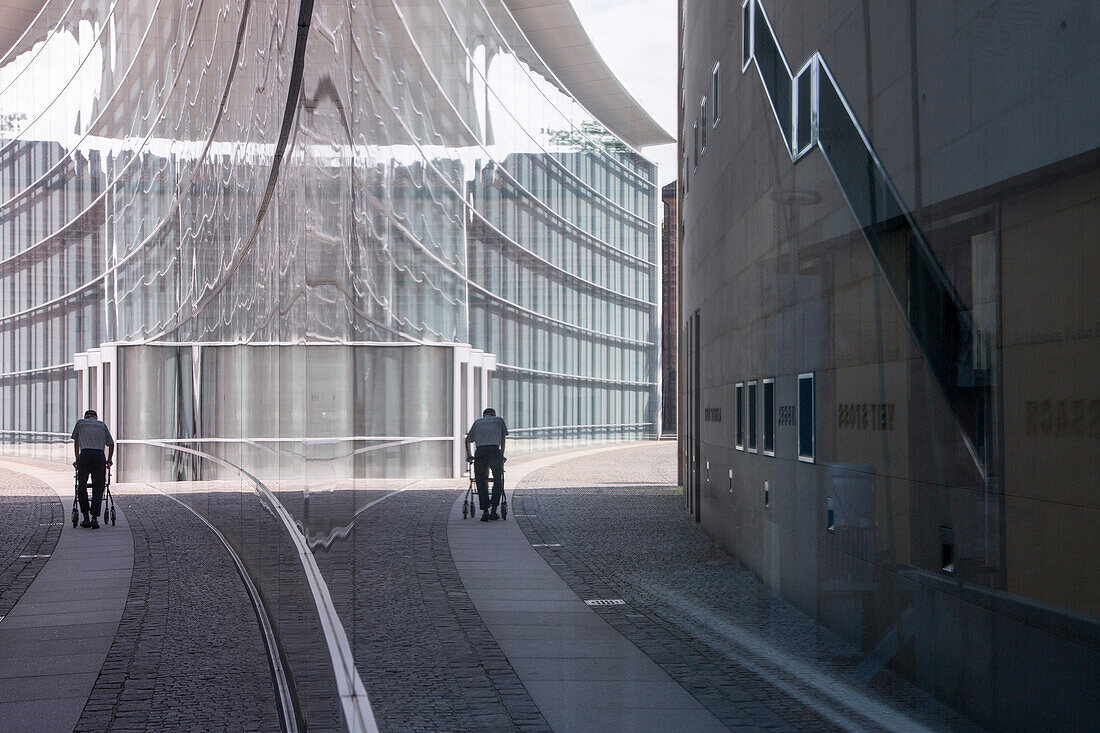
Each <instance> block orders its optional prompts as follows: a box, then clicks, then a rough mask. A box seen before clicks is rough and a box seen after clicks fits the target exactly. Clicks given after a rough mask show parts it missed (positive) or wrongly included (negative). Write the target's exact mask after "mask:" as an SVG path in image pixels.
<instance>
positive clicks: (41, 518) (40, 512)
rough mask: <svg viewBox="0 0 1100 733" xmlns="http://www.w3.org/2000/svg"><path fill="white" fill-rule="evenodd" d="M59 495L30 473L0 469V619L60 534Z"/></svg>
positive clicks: (29, 582) (32, 575)
mask: <svg viewBox="0 0 1100 733" xmlns="http://www.w3.org/2000/svg"><path fill="white" fill-rule="evenodd" d="M63 521H65V516H64V510H63V508H62V505H61V502H60V501H59V500H58V497H57V494H56V493H54V491H53V490H52V489H51V488H50V487H48V486H46V484H44V483H42V482H41V481H38V480H36V479H34V478H31V477H30V476H27V475H25V474H22V473H16V472H13V471H7V470H4V469H0V618H3V617H4V616H5V615H6V614H7V613H8V612H9V611H11V609H12V608H13V607H14V606H15V604H16V602H17V601H18V600H19V599H20V598H21V597H22V595H23V593H24V592H25V591H26V590H27V588H28V586H30V584H31V581H33V580H34V578H35V576H37V575H38V571H39V570H41V569H42V566H43V565H45V564H46V561H47V560H48V559H49V556H50V555H51V554H52V553H53V550H54V547H55V546H56V545H57V540H58V538H60V537H61V527H62V524H61V523H62V522H63Z"/></svg>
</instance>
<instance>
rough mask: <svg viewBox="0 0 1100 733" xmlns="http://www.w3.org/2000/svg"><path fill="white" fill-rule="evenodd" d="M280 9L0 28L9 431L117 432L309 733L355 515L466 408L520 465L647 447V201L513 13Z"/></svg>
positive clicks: (650, 354) (652, 314) (645, 179)
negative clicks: (210, 528) (244, 579)
mask: <svg viewBox="0 0 1100 733" xmlns="http://www.w3.org/2000/svg"><path fill="white" fill-rule="evenodd" d="M297 8H298V6H297V5H294V4H275V5H257V4H255V3H252V2H249V1H248V0H222V1H220V2H215V3H209V2H208V3H185V2H176V1H175V0H161V1H159V2H153V1H151V2H145V3H137V4H129V5H127V4H125V3H119V2H117V1H116V0H74V1H73V2H70V3H68V4H65V3H62V2H59V0H50V2H48V3H47V4H46V6H45V7H44V9H43V11H42V12H41V13H40V14H39V16H38V17H37V18H36V19H35V21H34V23H33V24H32V25H31V27H30V28H28V29H27V31H26V32H25V33H23V34H22V35H21V36H17V37H13V38H8V37H6V36H5V37H3V38H2V39H0V40H2V41H3V44H2V45H3V49H0V52H3V56H0V431H2V432H0V440H2V441H3V445H4V450H5V452H9V451H10V452H33V451H37V450H41V451H43V452H44V453H45V454H47V455H55V456H58V455H63V453H62V451H64V450H65V446H64V444H63V442H62V441H63V438H64V436H66V435H67V430H68V428H69V426H70V425H71V422H72V420H73V415H75V414H76V413H77V411H78V410H80V409H83V407H84V406H87V405H90V404H95V405H97V406H99V407H100V410H101V414H103V415H105V416H107V415H110V416H111V419H112V420H113V422H114V426H115V428H116V434H117V435H118V437H119V438H120V439H121V440H122V441H124V442H125V445H124V448H123V450H122V451H120V465H119V471H120V473H121V474H122V476H121V478H123V479H138V478H140V479H148V480H150V481H154V482H155V483H156V486H157V487H158V488H160V489H162V490H164V491H166V492H168V493H169V494H171V495H172V496H174V497H176V498H179V499H180V500H181V501H184V502H186V503H187V504H188V505H189V506H191V507H192V508H194V509H195V510H196V511H197V512H198V513H199V514H200V515H202V516H203V517H205V518H207V519H208V520H209V521H210V522H212V523H213V524H214V525H215V526H216V527H217V528H218V529H219V531H221V532H222V533H223V534H224V536H225V537H226V538H227V541H229V542H230V543H231V545H232V546H233V547H234V548H235V549H236V551H237V552H238V554H239V555H240V557H241V559H242V562H243V563H244V564H245V566H246V568H247V572H248V574H249V576H250V577H251V578H252V579H253V580H254V581H255V584H256V586H257V588H258V589H259V593H260V594H261V595H262V597H263V603H264V605H265V607H266V608H267V609H268V610H269V612H270V615H271V617H272V623H273V625H274V626H275V627H276V628H277V631H278V639H279V644H280V645H281V653H282V654H283V655H284V656H285V659H286V661H287V673H288V675H289V677H290V678H292V681H293V684H294V687H295V690H296V691H297V694H298V695H299V697H300V705H299V708H298V709H297V712H296V714H297V715H299V716H301V718H302V721H304V722H306V723H308V725H309V726H311V727H313V726H316V727H319V728H329V727H338V726H339V725H340V720H339V719H337V718H336V717H334V716H336V715H342V716H344V721H345V722H346V721H347V716H349V715H354V714H356V713H355V711H354V710H350V709H343V710H334V708H333V706H332V704H331V700H332V699H333V697H334V692H335V693H339V692H340V691H341V690H343V689H344V688H345V687H347V686H348V685H350V686H351V688H349V689H353V688H354V685H355V684H356V682H355V675H352V676H350V677H348V678H347V679H344V678H342V677H341V675H340V667H339V664H338V660H335V659H333V658H331V657H330V655H329V651H328V650H329V649H331V648H333V647H331V646H330V642H331V641H332V640H331V639H329V638H326V637H325V636H324V629H325V628H326V626H325V621H324V619H325V615H326V614H327V613H331V614H333V615H334V618H336V619H338V621H339V622H340V623H338V624H337V626H340V625H341V624H351V623H353V622H354V608H355V606H354V593H355V589H354V587H352V586H351V585H350V583H351V582H352V581H351V580H350V577H351V576H349V575H348V574H347V573H346V572H345V570H346V565H347V562H348V561H349V558H353V557H354V553H353V552H350V551H349V550H347V547H346V545H347V544H348V543H349V542H351V541H352V539H353V536H354V531H353V526H354V521H355V517H356V513H357V512H358V511H360V510H361V509H362V508H363V507H364V506H365V505H366V504H368V503H369V502H370V501H372V500H374V499H375V498H377V497H378V496H379V495H380V494H379V492H384V491H386V490H387V489H388V488H389V487H391V486H392V485H394V484H395V482H401V481H408V480H410V479H411V478H415V477H423V476H429V475H431V476H450V475H452V473H454V471H455V470H456V468H455V465H456V464H455V462H456V459H455V453H454V451H455V447H454V445H455V444H454V435H455V432H456V429H457V428H456V426H458V425H462V424H464V423H465V422H467V421H468V420H467V418H468V417H469V415H470V414H471V413H472V412H473V411H474V410H475V409H477V408H479V407H480V406H481V405H482V404H485V403H490V402H491V403H492V404H494V406H495V407H497V409H498V411H499V412H500V413H501V414H502V415H505V416H507V419H508V422H509V425H510V426H511V427H512V429H513V436H514V438H515V440H514V442H512V452H520V451H523V450H534V449H540V448H545V447H553V446H564V445H570V444H573V443H587V442H593V441H604V440H622V439H625V438H634V437H638V436H643V435H652V434H654V433H655V431H656V416H657V410H658V405H659V400H658V398H657V365H658V360H657V356H656V353H657V344H656V327H657V319H656V312H657V305H656V300H657V291H658V288H657V267H656V262H657V246H658V244H657V225H656V220H657V191H656V186H655V175H656V171H655V167H654V166H653V164H652V163H650V162H649V161H647V160H645V159H644V158H643V157H642V156H641V155H639V154H638V153H637V152H636V151H635V150H633V149H632V148H631V147H630V146H629V145H627V144H626V143H624V142H623V141H622V140H620V139H619V138H617V137H616V136H615V135H614V134H613V133H611V132H610V131H609V130H608V129H607V128H605V127H604V126H603V124H601V123H600V122H599V121H597V120H595V119H593V118H592V116H591V115H589V114H588V113H587V112H586V111H585V110H584V108H583V107H582V106H581V105H580V104H579V103H578V102H577V101H576V100H575V99H574V98H573V97H572V95H571V94H570V93H569V91H568V90H567V89H565V87H564V86H563V85H562V84H561V83H560V82H559V81H558V80H557V79H556V78H555V77H554V75H553V73H552V71H551V70H550V69H548V68H547V66H546V64H545V63H544V62H543V61H542V59H541V58H539V56H538V53H537V52H536V50H535V49H534V48H533V47H532V46H531V44H530V42H529V41H528V39H527V37H526V36H525V34H524V33H523V30H522V29H521V28H520V27H519V25H518V24H517V23H516V21H515V20H514V19H513V17H512V16H511V14H510V12H509V11H508V9H507V7H506V6H505V5H504V4H503V3H502V2H500V0H484V1H483V0H475V1H471V2H464V3H458V4H456V3H450V2H444V1H443V0H438V1H433V2H429V3H427V4H425V3H408V2H398V1H396V0H395V1H391V0H377V1H375V2H366V3H364V2H359V1H358V0H350V1H349V2H335V1H332V0H317V1H316V2H314V3H313V4H312V13H311V14H309V17H308V21H309V26H308V29H307V31H306V32H305V35H303V36H302V37H301V38H299V37H298V36H297V35H296V34H297V33H298V30H297V29H298V27H299V26H298V24H297V23H296V22H295V20H296V18H297V16H296V12H297ZM9 46H10V50H9V48H8V47H9ZM296 48H304V49H305V52H304V56H303V57H302V58H301V59H300V63H298V64H296V63H295V57H294V53H295V49H296ZM288 98H289V99H290V100H291V102H292V105H291V107H290V110H291V112H292V114H291V115H289V116H288V115H286V114H285V112H286V109H287V99H288ZM284 120H289V121H290V123H291V124H290V126H289V127H284ZM284 143H285V146H284ZM462 429H463V430H464V428H462ZM367 477H370V478H369V479H368V478H367ZM295 533H298V535H300V537H301V539H302V541H303V542H304V543H305V547H307V552H308V553H309V555H310V557H314V556H315V559H314V561H313V562H314V565H316V577H313V576H311V572H314V571H313V570H311V568H310V567H309V562H307V561H306V560H307V559H308V558H305V557H304V556H302V555H301V554H300V553H299V552H298V549H296V547H295V546H294V544H293V540H294V539H295V538H296V537H297V536H298V535H296V534H295ZM322 586H323V588H324V589H325V592H324V593H321V592H320V591H319V588H322ZM319 593H320V595H318V594H319ZM326 593H327V600H326V599H325V598H326ZM334 628H335V627H334ZM333 633H336V632H335V631H334V632H333ZM337 646H339V645H337Z"/></svg>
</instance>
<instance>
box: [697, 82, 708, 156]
mask: <svg viewBox="0 0 1100 733" xmlns="http://www.w3.org/2000/svg"><path fill="white" fill-rule="evenodd" d="M699 120H700V121H701V122H702V123H703V124H702V125H700V126H699V155H706V154H707V95H705V94H704V95H703V97H702V98H701V99H700V100H699Z"/></svg>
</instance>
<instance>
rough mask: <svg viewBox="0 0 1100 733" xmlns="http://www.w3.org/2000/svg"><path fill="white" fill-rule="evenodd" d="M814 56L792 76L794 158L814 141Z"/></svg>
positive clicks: (815, 74)
mask: <svg viewBox="0 0 1100 733" xmlns="http://www.w3.org/2000/svg"><path fill="white" fill-rule="evenodd" d="M815 60H816V56H811V57H810V60H809V61H807V62H806V63H805V64H804V65H803V66H802V68H801V69H799V70H798V75H797V76H795V78H794V120H793V125H794V127H793V129H792V135H793V138H792V139H793V141H794V148H793V149H794V154H795V159H797V158H799V157H801V156H803V155H805V154H806V153H808V152H809V151H810V148H811V147H813V145H814V143H815V142H816V140H815V138H816V136H815V135H814V125H813V123H814V117H815V111H814V87H815V85H816V81H815V80H816V79H817V66H816V63H815Z"/></svg>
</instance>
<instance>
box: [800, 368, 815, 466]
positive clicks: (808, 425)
mask: <svg viewBox="0 0 1100 733" xmlns="http://www.w3.org/2000/svg"><path fill="white" fill-rule="evenodd" d="M814 432H815V431H814V375H813V373H812V372H811V373H809V374H799V375H798V460H800V461H807V462H809V463H813V462H814Z"/></svg>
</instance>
